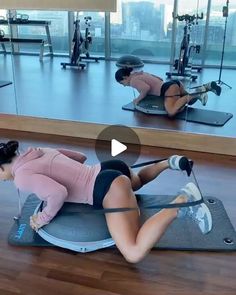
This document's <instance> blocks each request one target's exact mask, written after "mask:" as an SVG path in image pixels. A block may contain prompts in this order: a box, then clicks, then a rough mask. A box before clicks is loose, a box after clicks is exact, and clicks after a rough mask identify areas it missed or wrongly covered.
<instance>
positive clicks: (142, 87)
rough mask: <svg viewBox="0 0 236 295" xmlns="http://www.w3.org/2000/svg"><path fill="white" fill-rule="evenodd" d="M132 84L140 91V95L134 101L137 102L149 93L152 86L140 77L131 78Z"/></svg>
mask: <svg viewBox="0 0 236 295" xmlns="http://www.w3.org/2000/svg"><path fill="white" fill-rule="evenodd" d="M130 86H132V87H134V88H135V89H137V90H138V92H139V96H138V97H137V98H136V99H134V103H136V104H137V103H139V102H140V101H141V100H142V99H143V98H144V97H145V96H146V95H147V94H148V92H149V90H150V88H151V87H150V86H149V85H148V84H147V83H146V82H144V81H142V80H139V79H135V80H134V81H132V80H131V82H130Z"/></svg>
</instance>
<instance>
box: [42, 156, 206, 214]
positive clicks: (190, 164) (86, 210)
mask: <svg viewBox="0 0 236 295" xmlns="http://www.w3.org/2000/svg"><path fill="white" fill-rule="evenodd" d="M164 160H167V159H166V158H165V159H159V160H152V161H148V162H143V163H139V164H135V165H133V166H131V168H138V167H143V166H147V165H151V164H154V163H159V162H161V161H164ZM187 160H188V159H187ZM186 163H187V164H186ZM185 164H186V167H185V169H184V170H185V171H186V172H187V175H188V176H190V175H191V173H192V175H193V178H194V181H195V182H196V185H197V187H198V189H199V191H200V187H199V185H198V182H197V179H196V176H195V174H194V172H193V169H192V167H193V161H191V160H188V161H187V162H185ZM200 193H201V191H200ZM148 196H149V197H150V195H147V198H148ZM136 197H137V198H138V197H139V195H138V194H137V195H136ZM152 197H153V195H152ZM203 202H204V200H203V197H202V193H201V199H199V200H197V201H194V202H186V203H169V204H159V205H150V206H142V205H140V206H138V207H137V208H125V207H123V208H106V209H104V208H101V209H100V208H98V209H96V208H94V207H92V206H90V207H87V208H86V206H89V205H85V206H84V207H81V208H76V209H73V210H69V211H68V212H63V215H72V214H77V213H88V214H89V213H90V214H105V213H117V212H127V211H133V210H139V209H143V210H153V209H164V208H165V209H168V208H182V207H190V206H196V205H199V204H201V203H203ZM43 203H44V202H43V201H42V202H41V204H40V207H39V211H42V210H43ZM59 214H60V213H59Z"/></svg>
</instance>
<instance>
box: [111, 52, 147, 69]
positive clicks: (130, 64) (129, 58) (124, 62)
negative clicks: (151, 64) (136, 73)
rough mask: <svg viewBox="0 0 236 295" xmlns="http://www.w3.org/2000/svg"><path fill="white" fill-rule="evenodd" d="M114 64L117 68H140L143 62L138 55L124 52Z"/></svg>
mask: <svg viewBox="0 0 236 295" xmlns="http://www.w3.org/2000/svg"><path fill="white" fill-rule="evenodd" d="M116 66H117V67H119V68H142V67H143V66H144V63H143V61H142V60H141V59H140V58H139V57H138V56H136V55H132V54H126V55H123V56H121V57H120V58H119V59H118V60H117V62H116Z"/></svg>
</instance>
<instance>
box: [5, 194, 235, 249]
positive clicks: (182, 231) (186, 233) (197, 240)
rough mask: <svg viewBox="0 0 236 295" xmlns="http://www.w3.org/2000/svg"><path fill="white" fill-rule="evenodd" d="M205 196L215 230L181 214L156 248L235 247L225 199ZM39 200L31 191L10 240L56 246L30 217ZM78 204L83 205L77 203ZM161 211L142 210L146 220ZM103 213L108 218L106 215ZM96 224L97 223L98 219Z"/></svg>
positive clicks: (147, 201) (157, 199)
mask: <svg viewBox="0 0 236 295" xmlns="http://www.w3.org/2000/svg"><path fill="white" fill-rule="evenodd" d="M173 198H174V197H173V196H149V195H138V200H139V204H140V205H142V206H148V205H153V204H158V203H159V204H160V203H168V202H170V201H171V200H172V199H173ZM204 199H205V201H206V205H207V206H208V207H209V209H210V211H211V213H212V219H213V228H212V231H211V232H210V233H208V234H207V235H203V234H202V233H201V232H200V230H199V228H198V226H197V225H196V224H195V223H194V222H193V221H192V220H191V219H189V218H187V217H185V218H182V219H181V218H179V219H176V220H175V221H174V222H173V223H172V224H171V225H170V227H169V228H168V230H167V231H166V233H165V235H164V236H163V237H162V239H161V240H160V241H159V242H158V244H157V245H156V246H155V248H160V249H173V250H204V251H235V250H236V233H235V230H234V228H233V226H232V224H231V222H230V219H229V217H228V215H227V213H226V211H225V209H224V206H223V204H222V202H221V201H220V200H218V199H217V198H213V197H206V198H204ZM39 202H40V201H39V199H38V198H37V197H36V196H35V195H30V196H29V197H28V198H27V200H26V202H25V204H24V206H23V209H22V217H21V219H20V220H19V221H18V222H15V223H14V224H13V226H12V228H11V230H10V233H9V237H8V242H9V244H11V245H18V246H53V245H52V244H49V243H48V242H46V241H44V240H43V239H42V238H41V237H40V236H39V235H38V234H37V233H35V232H34V231H33V230H32V229H31V228H30V226H29V217H30V216H31V215H32V214H33V212H34V210H35V208H36V206H37V205H38V204H39ZM67 204H69V203H67ZM67 204H65V205H64V206H65V208H66V207H67ZM70 205H71V204H70ZM76 206H80V205H79V204H76ZM82 206H83V205H82ZM62 210H63V209H62ZM65 211H66V209H65ZM67 211H68V210H67ZM157 211H158V210H141V212H142V213H141V214H142V221H144V220H146V219H147V218H148V217H149V216H152V215H153V214H154V213H155V212H157ZM97 216H98V215H97ZM99 216H100V217H101V218H104V216H103V215H99ZM90 217H91V214H90ZM90 217H89V218H90ZM100 217H99V218H100ZM96 218H97V217H96ZM104 220H105V218H104ZM104 222H105V221H104ZM92 224H93V225H94V222H93V223H92ZM95 224H96V223H95ZM104 224H105V223H104ZM105 226H106V225H105ZM97 230H98V229H96V231H97Z"/></svg>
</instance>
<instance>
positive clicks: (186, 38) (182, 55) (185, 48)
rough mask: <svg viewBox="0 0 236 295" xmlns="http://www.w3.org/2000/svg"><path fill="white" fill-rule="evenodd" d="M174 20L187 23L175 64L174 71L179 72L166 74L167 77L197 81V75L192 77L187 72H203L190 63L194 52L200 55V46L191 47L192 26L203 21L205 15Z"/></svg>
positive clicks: (185, 15)
mask: <svg viewBox="0 0 236 295" xmlns="http://www.w3.org/2000/svg"><path fill="white" fill-rule="evenodd" d="M173 18H174V19H178V21H185V26H184V35H183V39H182V41H181V44H180V52H179V59H176V60H175V63H174V69H175V70H177V72H166V75H167V77H168V78H171V77H172V76H178V77H188V78H190V79H191V80H192V81H195V80H196V79H197V75H192V74H191V73H189V72H187V70H189V69H192V70H197V71H198V72H200V71H201V69H202V68H201V67H197V66H192V64H191V63H190V58H191V56H192V54H193V52H195V53H200V45H194V44H191V45H190V33H191V27H192V25H196V24H197V21H198V19H203V13H201V15H198V14H197V15H195V14H194V15H189V14H184V15H177V16H174V15H173Z"/></svg>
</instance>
